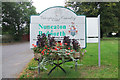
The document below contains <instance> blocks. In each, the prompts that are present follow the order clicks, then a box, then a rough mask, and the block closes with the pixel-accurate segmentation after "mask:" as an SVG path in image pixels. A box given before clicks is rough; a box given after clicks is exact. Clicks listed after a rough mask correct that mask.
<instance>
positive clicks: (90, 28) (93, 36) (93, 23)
mask: <svg viewBox="0 0 120 80" xmlns="http://www.w3.org/2000/svg"><path fill="white" fill-rule="evenodd" d="M86 19H87V43H98V17H87V18H86Z"/></svg>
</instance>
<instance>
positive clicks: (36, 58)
mask: <svg viewBox="0 0 120 80" xmlns="http://www.w3.org/2000/svg"><path fill="white" fill-rule="evenodd" d="M34 59H35V60H38V59H39V60H42V56H41V54H40V53H34Z"/></svg>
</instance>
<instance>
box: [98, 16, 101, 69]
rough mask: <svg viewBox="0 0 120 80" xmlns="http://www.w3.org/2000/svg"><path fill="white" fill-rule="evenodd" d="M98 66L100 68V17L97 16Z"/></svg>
mask: <svg viewBox="0 0 120 80" xmlns="http://www.w3.org/2000/svg"><path fill="white" fill-rule="evenodd" d="M98 66H99V67H100V66H101V64H100V15H98Z"/></svg>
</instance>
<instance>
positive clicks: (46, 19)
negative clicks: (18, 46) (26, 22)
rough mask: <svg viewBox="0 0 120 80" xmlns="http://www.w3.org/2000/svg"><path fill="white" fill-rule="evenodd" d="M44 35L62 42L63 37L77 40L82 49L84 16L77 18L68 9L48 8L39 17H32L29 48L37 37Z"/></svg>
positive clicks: (84, 34)
mask: <svg viewBox="0 0 120 80" xmlns="http://www.w3.org/2000/svg"><path fill="white" fill-rule="evenodd" d="M42 33H45V34H46V35H48V34H51V36H55V39H56V40H57V41H62V40H63V37H64V36H70V39H77V40H78V41H79V43H80V46H81V47H82V48H85V47H86V16H84V15H79V16H77V15H76V14H75V13H74V12H73V11H72V10H70V9H69V8H65V7H61V6H57V7H50V8H48V9H46V10H44V11H43V12H41V13H40V15H32V16H31V22H30V48H32V44H36V41H37V35H39V34H40V35H41V34H42Z"/></svg>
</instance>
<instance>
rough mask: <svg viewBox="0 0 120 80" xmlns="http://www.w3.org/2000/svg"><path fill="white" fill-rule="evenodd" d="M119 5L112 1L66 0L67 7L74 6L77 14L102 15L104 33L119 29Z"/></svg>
mask: <svg viewBox="0 0 120 80" xmlns="http://www.w3.org/2000/svg"><path fill="white" fill-rule="evenodd" d="M118 5H120V3H115V2H114V3H112V2H106V3H105V2H104V3H100V2H82V3H80V2H66V6H65V7H71V8H73V10H74V12H76V14H79V15H80V14H81V15H86V16H87V17H89V16H91V17H94V16H98V15H99V14H100V15H101V31H102V34H101V35H102V36H103V34H107V33H109V32H117V31H118V17H119V16H120V14H118V13H119V11H120V10H119V9H120V8H118Z"/></svg>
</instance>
